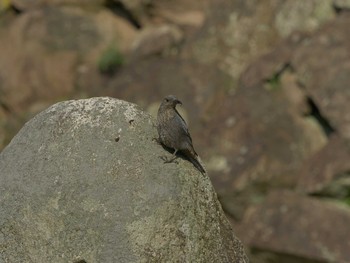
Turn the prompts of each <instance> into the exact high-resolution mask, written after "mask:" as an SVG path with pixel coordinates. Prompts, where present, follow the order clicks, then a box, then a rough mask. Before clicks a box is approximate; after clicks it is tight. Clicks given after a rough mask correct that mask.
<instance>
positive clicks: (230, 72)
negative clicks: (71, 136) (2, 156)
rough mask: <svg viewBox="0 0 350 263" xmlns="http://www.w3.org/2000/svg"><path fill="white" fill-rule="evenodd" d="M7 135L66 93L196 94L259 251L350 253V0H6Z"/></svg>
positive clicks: (208, 146)
mask: <svg viewBox="0 0 350 263" xmlns="http://www.w3.org/2000/svg"><path fill="white" fill-rule="evenodd" d="M0 10H1V16H0V145H1V147H2V148H3V147H5V146H6V145H7V144H8V143H9V141H10V140H11V138H12V137H13V136H14V134H16V133H17V131H18V130H19V129H20V128H21V127H22V125H23V124H24V122H26V121H27V120H28V119H29V118H31V117H32V116H33V115H35V114H36V113H38V112H39V111H42V110H43V109H45V108H47V107H48V106H49V105H51V104H52V103H54V102H57V101H61V100H66V99H71V98H86V97H91V96H112V97H116V98H120V99H123V100H127V101H131V102H134V103H136V104H138V105H140V106H141V107H143V108H144V109H147V110H148V111H150V112H152V113H155V112H156V110H157V107H158V105H159V102H160V100H161V98H162V97H163V96H164V95H167V94H174V95H177V96H178V97H179V98H180V99H181V100H182V102H183V104H184V108H185V110H186V112H185V113H184V114H185V116H186V119H187V120H188V122H189V126H190V131H191V133H192V137H193V138H194V143H195V147H196V150H197V152H198V153H199V154H200V155H201V157H202V159H203V161H204V163H205V164H206V167H207V169H208V171H209V174H210V177H211V179H212V182H213V184H214V186H215V188H216V191H217V193H218V196H219V198H220V201H221V204H222V206H223V208H224V210H225V212H226V213H227V215H228V216H229V218H230V219H231V222H232V224H233V226H234V230H235V232H236V233H237V235H238V237H239V238H240V239H241V240H242V241H243V242H244V243H245V245H246V248H247V251H249V253H250V259H251V262H257V263H260V262H308V263H309V262H350V249H349V248H350V238H349V236H350V224H349V222H350V176H349V174H350V162H349V157H350V143H349V139H350V108H349V107H350V106H349V105H350V104H349V103H347V102H348V101H349V99H350V89H349V87H348V85H349V83H350V34H349V28H350V12H348V11H349V10H350V1H347V0H338V1H337V0H308V1H304V0H264V1H258V0H244V1H243V0H231V1H226V0H200V1H198V0H197V1H188V0H186V1H185V0H178V1H164V0H163V1H159V0H158V1H157V0H133V1H130V0H129V1H123V0H120V1H116V0H89V1H88V0H85V1H76V0H50V1H49V0H31V1H28V0H1V1H0Z"/></svg>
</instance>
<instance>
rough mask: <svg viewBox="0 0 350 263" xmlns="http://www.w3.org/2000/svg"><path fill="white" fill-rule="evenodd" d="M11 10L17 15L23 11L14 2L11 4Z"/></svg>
mask: <svg viewBox="0 0 350 263" xmlns="http://www.w3.org/2000/svg"><path fill="white" fill-rule="evenodd" d="M9 10H10V11H11V12H12V13H14V14H15V15H20V14H22V13H23V11H22V10H20V9H18V8H17V7H16V6H14V5H13V4H11V5H10V7H9Z"/></svg>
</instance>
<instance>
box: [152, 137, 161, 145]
mask: <svg viewBox="0 0 350 263" xmlns="http://www.w3.org/2000/svg"><path fill="white" fill-rule="evenodd" d="M152 141H155V142H156V143H158V144H162V143H161V142H160V139H159V138H152Z"/></svg>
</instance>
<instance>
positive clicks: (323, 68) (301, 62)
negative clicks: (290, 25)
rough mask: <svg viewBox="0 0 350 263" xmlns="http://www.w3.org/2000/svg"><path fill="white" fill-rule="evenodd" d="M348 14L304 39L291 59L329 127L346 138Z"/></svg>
mask: <svg viewBox="0 0 350 263" xmlns="http://www.w3.org/2000/svg"><path fill="white" fill-rule="evenodd" d="M349 26H350V14H347V13H344V14H341V15H339V16H338V17H337V18H336V19H334V20H333V21H331V22H329V23H327V24H325V25H324V26H323V27H321V28H320V29H319V30H318V31H317V32H316V33H315V34H313V35H311V36H310V37H308V38H306V39H304V41H303V42H302V44H301V45H300V47H299V48H297V49H296V50H295V52H294V54H293V56H292V58H291V61H290V64H291V66H292V67H293V68H294V69H295V74H296V75H297V78H298V82H299V83H300V85H301V87H302V88H303V89H304V90H305V91H306V92H307V93H308V96H309V97H310V98H311V99H312V100H313V102H314V103H315V105H317V107H318V109H319V112H320V114H321V115H322V116H323V118H324V119H325V121H326V122H328V123H329V126H331V128H332V129H333V130H335V131H337V132H339V134H340V135H341V136H343V137H344V138H347V139H349V138H350V104H349V103H348V102H349V100H350V90H349V89H348V83H349V82H350V76H349V74H348V73H349V70H350V63H349V61H348V59H347V58H348V57H349V56H350V36H349V34H347V32H348V31H347V30H348V28H349Z"/></svg>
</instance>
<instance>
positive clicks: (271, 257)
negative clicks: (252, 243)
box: [251, 248, 325, 263]
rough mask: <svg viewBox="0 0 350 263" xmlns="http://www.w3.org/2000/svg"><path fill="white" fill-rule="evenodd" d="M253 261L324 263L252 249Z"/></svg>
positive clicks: (322, 262) (322, 261) (286, 254)
mask: <svg viewBox="0 0 350 263" xmlns="http://www.w3.org/2000/svg"><path fill="white" fill-rule="evenodd" d="M251 259H252V261H254V262H269V263H281V262H283V263H324V262H325V261H324V260H317V259H311V258H306V257H302V256H297V255H291V254H288V253H281V252H275V251H269V250H264V249H259V248H251Z"/></svg>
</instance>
